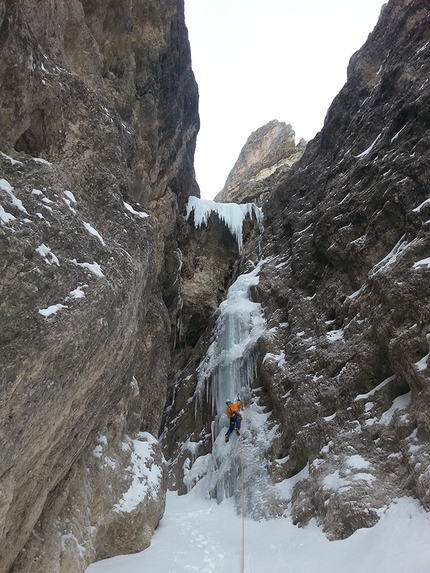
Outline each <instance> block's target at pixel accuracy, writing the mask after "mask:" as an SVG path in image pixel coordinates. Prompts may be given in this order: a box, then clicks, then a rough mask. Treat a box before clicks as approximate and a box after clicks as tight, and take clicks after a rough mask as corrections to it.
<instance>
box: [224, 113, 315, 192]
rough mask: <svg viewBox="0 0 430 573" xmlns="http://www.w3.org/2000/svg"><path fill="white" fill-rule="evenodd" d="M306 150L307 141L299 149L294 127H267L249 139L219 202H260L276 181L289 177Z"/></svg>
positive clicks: (276, 123)
mask: <svg viewBox="0 0 430 573" xmlns="http://www.w3.org/2000/svg"><path fill="white" fill-rule="evenodd" d="M305 147H306V142H305V141H304V140H301V141H300V142H299V143H298V145H296V140H295V133H294V131H293V129H292V127H291V125H287V124H286V123H284V122H280V121H277V120H273V121H270V122H269V123H267V124H266V125H263V127H260V128H259V129H257V130H256V131H254V132H253V133H251V135H250V136H249V137H248V140H247V142H246V143H245V145H244V146H243V148H242V150H241V152H240V154H239V157H238V159H237V161H236V163H235V165H234V167H233V169H232V170H231V171H230V173H229V175H228V177H227V181H226V182H225V184H224V188H223V189H222V191H220V193H218V195H217V196H216V197H215V201H219V202H220V203H229V202H233V203H249V202H250V201H256V202H258V200H259V198H260V196H261V195H262V194H263V193H265V192H267V189H269V188H270V186H271V185H272V184H273V182H272V180H273V179H274V178H275V177H276V178H278V177H285V173H286V172H288V171H289V170H290V169H291V167H292V165H294V163H295V162H296V161H298V160H299V159H300V157H301V156H302V155H303V151H304V149H305ZM268 179H269V181H268Z"/></svg>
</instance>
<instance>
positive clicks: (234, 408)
mask: <svg viewBox="0 0 430 573" xmlns="http://www.w3.org/2000/svg"><path fill="white" fill-rule="evenodd" d="M239 408H240V400H238V401H237V402H234V403H231V404H229V405H228V406H227V409H226V411H225V413H226V414H227V416H228V418H231V416H236V415H237V414H238V413H239Z"/></svg>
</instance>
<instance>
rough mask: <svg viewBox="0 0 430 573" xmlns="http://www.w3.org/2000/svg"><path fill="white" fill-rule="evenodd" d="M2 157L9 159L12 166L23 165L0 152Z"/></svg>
mask: <svg viewBox="0 0 430 573" xmlns="http://www.w3.org/2000/svg"><path fill="white" fill-rule="evenodd" d="M0 155H1V156H2V157H3V158H4V159H7V160H8V161H10V163H11V165H23V163H22V161H17V160H16V159H13V158H12V157H10V156H9V155H6V153H3V152H2V151H0Z"/></svg>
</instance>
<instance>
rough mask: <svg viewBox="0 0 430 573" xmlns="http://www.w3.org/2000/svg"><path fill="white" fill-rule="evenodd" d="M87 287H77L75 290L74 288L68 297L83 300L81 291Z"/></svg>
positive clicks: (83, 294)
mask: <svg viewBox="0 0 430 573" xmlns="http://www.w3.org/2000/svg"><path fill="white" fill-rule="evenodd" d="M87 286H88V285H82V286H78V287H77V288H75V289H74V290H71V291H70V292H69V296H70V297H72V298H84V296H85V293H84V291H83V290H82V289H83V288H86V287H87Z"/></svg>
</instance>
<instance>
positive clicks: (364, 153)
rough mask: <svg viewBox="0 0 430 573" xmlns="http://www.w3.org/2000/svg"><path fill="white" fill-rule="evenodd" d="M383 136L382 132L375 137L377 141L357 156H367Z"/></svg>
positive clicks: (359, 157)
mask: <svg viewBox="0 0 430 573" xmlns="http://www.w3.org/2000/svg"><path fill="white" fill-rule="evenodd" d="M381 136H382V133H380V134H379V135H378V137H377V138H376V139H375V141H374V142H373V143H372V144H371V145H370V146H369V147H368V148H367V149H366V150H365V151H363V153H360V154H359V155H356V156H355V158H356V159H362V158H363V157H366V155H368V154H369V153H370V152H371V151H372V149H373V148H374V147H375V145H376V144H377V143H378V141H379V139H380V138H381Z"/></svg>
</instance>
